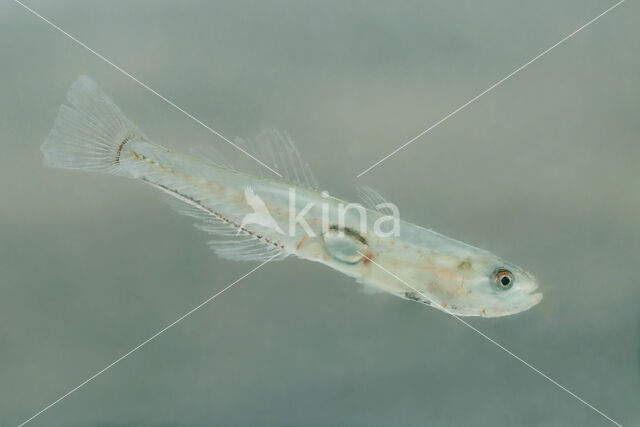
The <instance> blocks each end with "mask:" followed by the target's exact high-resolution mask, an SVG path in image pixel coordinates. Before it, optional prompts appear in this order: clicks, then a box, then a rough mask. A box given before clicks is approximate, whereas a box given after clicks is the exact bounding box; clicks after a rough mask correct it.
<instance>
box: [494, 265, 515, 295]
mask: <svg viewBox="0 0 640 427" xmlns="http://www.w3.org/2000/svg"><path fill="white" fill-rule="evenodd" d="M514 281H515V278H514V277H513V273H511V272H510V271H509V270H505V269H504V268H500V269H498V270H497V271H496V272H495V282H496V286H497V287H498V289H501V290H507V289H509V288H511V287H512V286H513V282H514Z"/></svg>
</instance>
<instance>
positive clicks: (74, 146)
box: [42, 76, 542, 317]
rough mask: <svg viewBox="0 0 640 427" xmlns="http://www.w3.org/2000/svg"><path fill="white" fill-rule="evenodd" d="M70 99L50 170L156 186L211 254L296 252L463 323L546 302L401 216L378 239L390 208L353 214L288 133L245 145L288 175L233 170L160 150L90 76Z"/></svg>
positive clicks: (373, 205) (206, 158)
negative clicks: (322, 186) (200, 233)
mask: <svg viewBox="0 0 640 427" xmlns="http://www.w3.org/2000/svg"><path fill="white" fill-rule="evenodd" d="M67 98H68V100H69V102H70V103H71V106H70V107H69V106H66V105H62V106H61V107H60V112H59V115H58V118H57V119H56V121H55V124H54V126H53V129H52V130H51V133H50V134H49V136H48V137H47V139H46V141H45V142H44V144H43V145H42V151H43V153H44V156H45V159H46V161H47V163H48V164H49V165H51V166H54V167H59V168H65V169H79V170H85V171H92V172H101V173H108V174H113V175H119V176H123V177H128V178H134V179H138V180H140V181H143V182H145V183H147V184H150V185H151V186H153V187H155V188H157V189H159V190H161V191H162V192H164V193H166V194H167V195H169V196H170V197H168V199H169V202H170V203H171V204H172V205H173V206H174V207H175V208H176V209H177V210H178V211H179V212H180V213H182V214H185V215H188V216H191V217H194V218H196V219H197V220H198V224H197V226H198V227H199V228H200V229H202V230H204V231H206V232H208V233H210V234H212V235H213V236H214V238H213V240H211V242H210V245H211V248H212V249H213V250H214V251H215V253H216V254H218V255H219V256H221V257H223V258H227V259H234V260H254V261H265V260H277V259H284V258H286V257H288V256H290V255H295V256H296V257H298V258H301V259H306V260H310V261H315V262H320V263H323V264H326V265H328V266H329V267H331V268H334V269H335V270H338V271H340V272H342V273H344V274H346V275H348V276H351V277H354V278H356V279H357V280H358V281H359V282H361V283H363V284H364V285H365V286H366V287H367V289H370V290H377V291H382V292H387V293H390V294H393V295H396V296H398V297H401V298H404V299H408V300H413V301H418V302H421V303H424V304H427V305H430V306H433V307H435V308H437V309H440V310H443V311H446V312H448V313H451V314H455V315H459V316H483V317H496V316H504V315H509V314H514V313H518V312H521V311H524V310H527V309H529V308H531V307H533V306H534V305H536V304H537V303H538V302H540V300H541V299H542V294H540V293H535V291H536V289H537V284H536V281H535V279H534V277H533V276H532V275H531V274H529V273H527V272H526V271H524V270H523V269H521V268H519V267H517V266H515V265H513V264H511V263H509V262H507V261H505V260H503V259H501V258H499V257H497V256H495V255H493V254H492V253H490V252H487V251H485V250H482V249H478V248H475V247H473V246H470V245H467V244H465V243H462V242H459V241H457V240H454V239H451V238H448V237H445V236H443V235H441V234H438V233H436V232H434V231H431V230H427V229H425V228H422V227H419V226H417V225H414V224H411V223H408V222H405V221H401V220H398V222H397V223H396V225H397V232H396V233H395V234H393V235H389V233H381V232H377V231H379V230H378V229H377V227H378V225H379V224H381V221H387V220H389V216H388V215H385V214H384V213H383V212H382V211H379V210H378V209H379V208H380V207H381V206H390V204H388V202H386V201H385V200H384V199H383V198H382V197H381V196H380V195H379V194H378V193H376V192H375V191H373V190H371V189H364V190H363V199H364V202H365V204H366V205H367V207H366V208H364V207H362V206H361V205H360V208H361V209H348V210H346V211H345V210H344V209H343V207H344V205H345V204H346V202H344V201H342V200H340V199H337V198H334V197H331V196H329V195H328V193H327V192H322V191H320V190H319V189H318V188H317V184H316V182H315V180H314V178H313V175H312V173H311V170H310V168H309V166H308V165H307V163H306V162H304V161H303V160H302V159H301V157H300V155H299V154H298V151H297V150H296V148H295V146H294V145H293V143H292V141H291V139H290V138H289V136H288V135H287V134H286V133H281V132H278V131H275V130H268V131H265V132H262V133H261V134H260V135H258V137H257V138H256V139H255V140H254V141H245V142H244V145H245V147H246V148H247V150H252V151H254V152H255V153H256V155H257V157H258V158H260V159H261V160H263V161H268V162H270V163H271V165H272V166H273V168H274V169H275V170H278V171H280V172H281V173H282V174H283V175H284V179H273V175H271V177H259V176H254V175H249V174H246V173H243V172H241V171H238V170H235V169H234V168H233V167H231V166H230V165H229V163H228V162H226V161H225V160H223V159H222V158H221V157H220V156H219V155H217V154H215V153H214V152H210V153H207V154H206V155H203V154H202V153H200V154H193V155H188V154H180V153H174V152H172V151H170V150H168V149H167V148H164V147H162V146H159V145H156V144H153V143H152V142H151V141H149V139H148V138H147V137H145V136H144V134H143V133H142V132H141V131H140V130H139V129H138V128H137V127H136V126H135V125H134V124H133V123H132V122H130V121H129V120H128V119H127V118H126V117H125V116H124V115H123V114H122V112H121V111H120V110H119V109H118V107H117V106H116V105H115V104H114V103H113V102H112V101H111V100H110V99H109V98H108V97H107V96H106V95H105V94H104V93H103V92H102V90H101V89H100V88H99V87H98V86H97V85H96V84H95V83H94V82H93V81H92V80H90V79H89V78H87V77H84V76H81V77H80V78H78V80H77V81H76V82H75V83H74V84H73V86H72V87H71V89H70V91H69V93H68V94H67ZM363 212H364V213H365V214H366V215H364V219H363V215H362V213H363ZM380 228H381V227H380Z"/></svg>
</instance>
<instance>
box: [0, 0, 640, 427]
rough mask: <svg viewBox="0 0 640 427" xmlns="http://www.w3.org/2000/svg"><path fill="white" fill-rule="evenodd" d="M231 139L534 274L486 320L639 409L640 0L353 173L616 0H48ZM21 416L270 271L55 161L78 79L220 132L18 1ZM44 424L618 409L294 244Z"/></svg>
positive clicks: (503, 418)
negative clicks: (255, 140)
mask: <svg viewBox="0 0 640 427" xmlns="http://www.w3.org/2000/svg"><path fill="white" fill-rule="evenodd" d="M28 4H29V5H30V6H32V7H34V8H35V9H37V10H38V11H39V12H40V13H42V14H43V15H44V16H45V17H47V18H48V19H51V20H52V21H53V22H55V23H56V24H58V25H59V26H60V27H62V28H63V29H65V30H66V31H68V32H69V33H71V34H73V35H74V36H76V37H77V38H78V39H80V40H82V41H83V42H84V43H86V44H87V45H89V46H91V47H92V48H94V49H95V50H97V51H98V52H100V53H102V54H104V55H105V56H107V57H108V58H110V59H111V60H113V61H114V62H115V63H116V64H118V65H120V66H122V67H123V68H124V69H126V70H127V71H129V72H131V73H132V74H134V75H135V76H136V77H138V78H139V79H140V80H142V81H143V82H145V83H147V84H149V85H150V86H151V87H153V88H155V89H156V90H158V91H159V92H161V93H162V94H164V95H165V96H167V97H168V98H169V99H171V100H173V101H175V102H176V103H177V104H178V105H180V106H181V107H183V108H185V109H186V110H187V111H189V112H191V113H192V114H193V115H195V116H196V117H198V118H199V119H201V120H202V121H204V122H205V123H207V124H209V125H211V126H212V127H213V128H215V129H216V130H218V131H220V132H221V133H222V134H224V135H226V136H228V137H234V136H241V137H252V136H253V135H255V134H256V133H258V132H259V131H260V130H261V129H263V128H265V127H275V128H280V129H286V130H287V131H288V132H289V133H290V135H291V136H292V137H293V138H294V139H295V140H296V141H297V144H298V146H299V149H300V151H301V153H302V154H303V156H304V157H305V158H306V159H307V160H308V161H309V163H310V164H311V166H312V168H313V170H314V172H315V175H316V178H317V179H318V181H319V182H320V183H321V186H322V187H323V188H325V189H327V190H329V191H330V192H331V193H332V194H334V195H337V196H340V197H343V198H346V199H349V200H353V199H355V198H356V194H357V193H356V187H357V186H358V185H369V186H372V187H374V188H376V189H378V190H379V191H380V192H381V193H382V194H383V195H386V196H387V197H388V198H389V199H390V200H391V201H393V202H395V203H396V204H397V205H398V206H399V207H400V209H401V215H402V217H403V218H404V219H406V220H410V221H413V222H416V223H419V224H422V225H425V226H428V227H432V228H433V229H435V230H437V231H439V232H441V233H444V234H446V235H449V236H452V237H454V238H457V239H460V240H463V241H465V242H468V243H470V244H473V245H475V246H479V247H483V248H486V249H489V250H491V251H493V252H495V253H497V254H500V255H502V256H503V257H504V258H506V259H509V260H511V261H513V262H515V263H517V264H519V265H522V266H523V267H525V268H527V269H528V270H529V271H532V272H534V273H535V274H536V276H537V277H538V279H539V281H540V282H541V288H542V291H543V292H544V294H545V298H544V300H543V301H542V303H541V304H540V305H539V306H537V307H535V308H534V309H532V310H530V311H528V312H525V313H522V314H519V315H516V316H512V317H507V318H499V319H477V318H474V319H470V322H471V323H472V324H473V325H475V326H476V327H478V328H480V329H481V330H482V331H484V332H486V333H487V334H488V335H490V336H491V337H493V338H495V339H496V340H497V341H499V342H500V343H502V344H504V345H505V346H507V347H508V348H509V349H511V350H512V351H514V352H515V353H516V354H518V355H520V356H522V357H523V358H524V359H525V360H527V361H529V362H530V363H532V364H533V365H535V366H536V367H538V368H539V369H541V370H542V371H543V372H545V373H547V374H548V375H550V376H551V377H553V378H554V379H556V380H557V381H559V382H560V383H561V384H563V385H565V386H567V387H568V388H569V389H571V390H572V391H574V392H576V393H577V394H578V395H580V396H582V397H583V398H584V399H586V400H587V401H588V402H590V403H592V404H593V405H595V406H596V407H597V408H599V409H600V410H602V411H604V412H605V413H607V414H608V415H610V416H611V417H612V418H614V419H615V420H617V421H618V422H620V423H622V424H624V425H639V424H640V410H639V409H638V402H639V398H640V310H639V303H638V301H639V300H640V298H639V297H640V288H639V286H640V284H639V274H638V272H639V270H640V267H639V262H638V255H639V254H640V243H639V242H640V224H639V221H638V219H639V218H640V192H639V184H640V173H639V171H638V164H637V162H638V160H639V159H640V144H639V142H638V141H639V140H638V134H639V131H640V122H639V121H638V111H639V110H640V96H639V90H640V73H639V70H640V56H639V55H638V46H639V42H640V27H638V25H637V23H638V18H639V17H640V6H639V5H638V4H637V2H627V3H625V4H623V5H622V6H620V7H619V8H618V9H616V10H614V11H613V12H611V13H610V14H609V15H606V16H605V17H603V18H602V19H601V20H599V21H598V22H596V23H595V24H593V25H592V26H590V27H589V28H587V29H585V30H584V31H582V32H580V33H579V34H578V35H576V36H575V37H574V38H572V39H571V40H569V41H568V42H566V43H565V44H563V45H561V46H560V47H558V48H556V49H555V50H553V51H552V52H550V53H549V54H548V55H546V56H545V57H543V58H542V59H540V60H539V61H537V62H536V63H534V64H533V65H531V66H530V67H528V68H527V69H525V70H524V71H522V72H521V73H519V74H518V75H517V76H515V77H514V78H513V79H511V80H509V81H507V82H506V83H504V84H503V85H502V86H500V87H499V88H497V89H495V90H494V91H493V92H491V93H490V94H487V95H486V96H484V97H483V98H481V99H480V100H479V101H478V102H476V103H475V104H473V105H472V106H470V107H469V108H467V109H465V110H464V111H462V112H460V113H459V114H457V115H456V116H454V117H453V118H451V119H450V120H448V121H447V122H445V123H444V124H442V125H441V126H439V127H438V128H436V129H435V130H433V131H432V132H430V133H429V134H428V135H426V136H425V137H423V138H422V139H420V140H419V141H416V142H415V143H414V144H413V145H411V146H410V147H409V148H407V149H406V150H404V151H402V152H400V153H398V154H397V155H396V156H394V157H392V158H390V159H389V160H387V161H386V162H385V163H383V164H381V165H380V166H379V167H377V168H375V169H373V170H372V171H371V172H369V173H368V174H366V175H364V176H363V177H361V178H358V179H356V177H355V176H356V174H358V173H359V172H361V171H362V170H363V169H365V168H366V167H368V166H369V165H371V164H372V163H373V162H375V161H377V160H378V159H379V158H381V157H382V156H383V155H385V154H387V153H388V152H390V151H391V150H392V149H394V148H395V147H397V146H398V145H400V144H401V143H403V142H405V141H407V140H408V139H410V138H411V137H413V136H414V135H416V134H417V133H418V132H420V131H421V130H423V129H425V128H426V127H428V126H429V125H430V124H432V123H434V122H435V121H437V120H438V119H440V118H441V117H442V116H443V115H445V114H446V113H448V112H449V111H451V110H453V109H454V108H456V107H458V106H459V105H461V104H462V103H464V102H466V101H467V100H468V99H469V98H471V97H472V96H474V95H476V94H477V93H479V92H481V91H482V90H484V89H485V88H486V87H488V86H489V85H490V84H492V83H493V82H495V81H496V80H498V79H499V78H501V77H503V76H504V75H506V74H507V73H509V72H510V71H512V70H513V69H515V68H517V67H518V66H520V65H522V64H523V63H524V62H526V61H528V60H529V59H531V58H532V57H533V56H535V55H536V54H538V53H539V52H541V51H542V50H544V49H545V48H547V47H548V46H550V45H552V44H553V43H555V42H556V41H558V40H559V39H561V38H562V37H564V36H565V35H566V34H568V33H570V32H571V31H573V30H574V29H576V28H578V27H579V26H581V25H582V24H584V23H585V22H586V21H588V20H589V19H591V18H592V17H594V16H596V15H597V14H599V13H600V12H602V11H603V10H604V9H606V8H607V7H608V6H610V5H611V4H613V2H603V1H595V0H582V1H577V0H571V1H565V2H561V3H558V2H554V1H550V0H542V1H538V2H526V3H522V2H511V1H506V0H491V1H486V2H467V1H461V0H454V1H451V0H442V1H430V2H401V3H400V2H366V1H350V2H341V1H329V2H307V1H304V2H302V1H289V2H282V1H271V2H258V1H222V2H221V1H216V2H204V1H203V2H196V1H189V2H159V1H153V2H151V1H135V2H124V1H116V2H99V1H90V2H82V1H57V2H45V1H30V2H28ZM0 58H1V59H0V144H1V147H2V154H1V155H0V206H1V207H0V425H3V426H4V425H6V426H10V425H17V424H18V423H19V422H21V421H23V420H24V419H26V418H28V417H29V416H31V415H32V414H34V413H35V412H37V411H38V410H40V409H42V408H43V407H44V406H46V405H47V404H49V403H50V402H52V401H53V400H55V399H57V398H58V397H59V396H60V395H62V394H63V393H65V392H66V391H68V390H69V389H71V388H72V387H74V386H75V385H77V384H79V383H80V382H82V381H83V380H85V379H86V378H87V377H89V376H90V375H91V374H93V373H95V372H96V371H98V370H100V369H101V368H103V367H104V366H106V365H107V364H109V363H111V362H112V361H113V360H114V359H116V358H117V357H119V356H120V355H122V354H124V353H125V352H127V351H128V350H129V349H131V348H132V347H134V346H135V345H137V344H138V343H140V342H141V341H143V340H144V339H146V338H147V337H149V336H150V335H152V334H153V333H155V332H156V331H158V330H159V329H161V328H162V327H164V326H166V325H167V324H169V323H170V322H172V321H173V320H175V319H176V318H177V317H179V316H180V315H181V314H183V313H184V312H186V311H187V310H189V309H190V308H191V307H193V306H195V305H197V304H198V303H200V302H201V301H203V300H204V299H206V298H207V297H209V296H210V295H212V294H214V293H215V292H217V291H218V290H220V289H221V288H223V287H224V286H226V285H227V284H228V283H231V282H232V281H234V280H236V279H237V278H238V277H240V276H242V275H243V274H245V273H246V272H247V271H249V270H250V269H251V268H253V267H254V266H255V264H252V263H237V262H232V261H226V260H220V259H217V258H216V257H215V256H214V255H213V254H212V253H211V252H210V251H209V250H208V249H207V247H206V244H205V243H206V241H207V239H208V236H206V235H204V234H203V233H201V232H199V231H198V230H196V229H195V228H194V227H192V225H191V223H192V221H191V220H190V219H189V218H185V217H182V216H179V215H177V214H175V213H174V212H173V211H172V210H171V209H169V208H168V207H167V206H165V205H164V204H163V203H162V201H161V199H160V197H158V194H157V192H155V191H153V190H152V189H151V188H148V187H146V186H144V185H142V184H140V183H136V182H134V181H130V180H125V179H120V178H117V177H112V176H105V175H92V174H86V173H80V172H77V173H74V172H69V171H60V170H54V169H49V168H45V167H44V166H43V162H42V155H41V153H40V151H39V147H40V144H41V143H42V141H43V139H44V138H45V136H46V135H47V133H48V131H49V129H50V128H51V125H52V123H53V120H54V118H55V116H56V114H57V109H58V107H59V105H60V104H61V103H63V102H64V96H65V93H66V91H67V89H68V88H69V86H70V85H71V83H72V82H73V81H74V80H75V79H76V77H77V75H79V74H86V75H89V76H91V77H92V78H93V79H94V80H96V81H97V82H98V83H99V84H100V85H101V86H102V87H103V88H104V90H105V91H106V92H107V93H109V94H110V95H111V97H112V98H113V99H114V100H115V101H116V103H117V104H118V105H119V106H120V107H121V108H122V109H123V111H125V113H126V114H127V115H128V116H129V117H130V118H131V119H132V120H133V121H134V122H136V123H137V124H138V125H139V127H140V128H141V129H142V130H143V131H144V132H145V133H146V134H147V136H149V137H150V138H151V139H152V140H154V141H156V142H157V143H159V144H162V145H166V146H168V147H171V148H172V149H175V150H182V151H186V150H187V149H189V148H190V147H195V146H199V145H200V146H203V145H205V146H206V145H209V144H210V145H215V146H216V147H218V148H219V149H220V150H221V151H223V152H225V153H226V154H227V155H229V157H231V158H234V159H236V161H237V162H239V163H240V164H243V165H247V166H248V167H253V165H249V163H250V161H249V163H247V161H246V159H243V158H242V154H238V153H236V152H235V151H234V149H233V148H231V147H229V146H228V145H226V144H225V143H224V142H222V141H221V140H220V139H219V138H217V137H216V136H214V135H212V134H211V133H209V132H208V131H207V130H206V129H204V128H202V127H200V126H199V125H197V124H196V123H194V122H193V121H191V120H190V119H189V118H187V117H186V116H185V115H183V114H182V113H180V112H179V111H177V110H175V109H174V108H172V107H171V106H169V105H167V104H166V103H165V102H163V101H162V100H161V99H159V98H158V97H156V96H155V95H153V94H151V93H149V92H148V91H146V90H144V89H143V88H141V87H140V86H139V85H137V84H136V83H135V82H133V81H131V80H130V79H128V78H127V77H125V76H124V75H122V74H121V73H120V72H118V71H116V70H114V69H113V68H112V67H110V66H109V65H107V64H105V63H104V62H102V61H101V60H100V59H98V58H97V57H96V56H94V55H93V54H91V53H90V52H88V51H86V50H84V49H82V48H81V47H79V46H78V45H76V44H74V43H73V42H72V41H71V40H69V39H68V38H66V37H65V36H63V35H62V34H60V33H58V32H55V31H54V30H53V29H52V28H51V27H50V26H48V25H46V24H45V23H44V22H42V21H40V20H38V19H37V18H35V17H34V16H33V15H31V14H29V13H28V12H27V11H25V10H24V9H22V8H21V7H19V6H18V5H16V4H15V3H13V2H12V1H8V0H5V1H3V2H2V3H0ZM32 425H42V426H89V425H91V426H107V425H108V426H130V425H137V426H147V425H149V426H150V425H160V426H164V425H166V426H169V425H171V426H200V425H225V426H261V425H269V426H276V425H278V426H279V425H286V426H294V425H317V426H324V425H327V426H329V425H332V426H336V425H344V426H361V425H362V426H385V425H396V426H414V425H415V426H418V425H450V426H454V425H455V426H481V425H482V426H492V425H547V426H564V425H585V426H586V425H593V426H600V425H608V422H607V421H606V420H605V419H604V418H602V417H600V416H599V415H598V414H596V413H595V412H594V411H592V410H591V409H589V408H587V407H586V406H584V405H583V404H581V403H580V402H578V401H577V400H575V399H574V398H572V397H571V396H569V395H568V394H567V393H565V392H563V391H562V390H560V389H558V388H557V387H555V386H554V385H552V384H551V383H550V382H548V381H547V380H545V379H544V378H542V377H540V376H539V375H537V374H535V373H534V372H532V371H531V370H530V369H528V368H526V367H525V366H523V365H522V364H521V363H519V362H518V361H516V360H514V359H513V358H511V357H509V356H508V355H506V354H505V353H503V352H502V351H500V350H499V349H498V348H496V347H495V346H494V345H492V344H490V343H488V342H487V341H485V340H484V339H483V338H481V337H479V336H478V335H476V334H475V333H473V332H472V331H471V330H469V329H467V328H465V327H464V326H463V325H461V324H460V323H459V322H457V321H455V320H454V319H452V318H450V317H449V316H447V315H445V314H444V313H441V312H439V311H436V310H432V309H428V308H426V307H423V306H420V305H418V304H412V303H410V302H406V301H402V300H400V299H397V298H394V297H391V296H384V295H376V296H370V295H365V294H364V293H363V292H361V290H360V285H357V284H356V283H354V281H353V280H351V279H349V278H347V277H345V276H343V275H340V274H339V273H336V272H335V271H332V270H330V269H327V268H325V267H323V266H321V265H316V264H312V263H306V262H302V261H298V260H295V259H289V260H286V261H284V262H278V263H273V264H269V265H267V266H265V267H264V268H262V269H261V270H260V271H258V272H256V273H255V274H254V275H252V276H250V277H248V278H247V279H245V280H244V281H242V282H241V283H239V284H238V285H237V286H236V287H234V288H232V289H231V290H230V291H228V292H227V293H226V294H224V295H223V296H221V297H220V298H219V299H216V300H215V301H214V302H213V303H211V304H210V305H207V306H206V307H204V308H203V309H201V310H200V311H198V312H196V313H195V314H193V315H192V316H190V317H189V318H187V319H185V320H184V321H183V322H181V323H180V324H178V325H177V326H176V327H174V328H173V329H171V330H169V331H168V332H166V333H165V334H163V335H161V336H160V337H158V338H157V339H156V340H155V341H153V342H151V343H150V344H148V345H146V346H145V347H143V348H142V349H141V350H139V351H138V352H136V353H134V354H133V355H131V356H130V357H128V358H126V359H125V360H123V361H122V362H121V363H119V364H118V365H116V366H114V367H113V368H112V369H111V370H109V371H107V372H106V373H104V374H103V375H101V376H99V377H98V378H97V379H96V380H95V381H93V382H91V383H89V384H88V385H86V386H85V387H83V388H82V389H80V390H79V391H77V392H76V393H74V394H72V395H71V396H70V397H68V398H67V399H65V400H63V401H62V402H60V403H59V404H58V405H56V406H54V407H53V408H51V409H50V410H48V411H47V412H45V413H44V414H42V415H41V416H40V417H39V418H37V419H36V420H34V421H33V422H32Z"/></svg>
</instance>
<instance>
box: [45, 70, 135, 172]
mask: <svg viewBox="0 0 640 427" xmlns="http://www.w3.org/2000/svg"><path fill="white" fill-rule="evenodd" d="M67 100H68V101H69V102H70V103H71V105H72V107H68V106H66V105H61V106H60V112H59V113H58V117H57V118H56V121H55V123H54V125H53V129H51V132H50V133H49V136H48V137H47V139H46V140H45V141H44V143H43V144H42V147H41V150H42V152H43V153H44V157H45V159H46V163H47V164H49V165H50V166H54V167H57V168H63V169H80V170H86V171H92V172H103V173H117V172H118V166H119V162H120V153H121V151H122V149H123V147H124V145H125V144H126V143H127V142H129V141H131V140H134V139H135V140H145V141H146V140H147V139H146V138H145V136H144V135H143V134H142V133H141V132H140V131H139V130H138V128H137V127H136V126H135V125H134V124H133V123H131V122H130V121H129V119H127V118H126V117H125V116H124V114H122V112H121V111H120V109H119V108H118V107H117V106H116V105H115V104H114V103H113V102H112V101H111V100H110V99H109V97H107V95H105V94H104V92H103V91H102V90H101V89H100V87H98V85H97V84H96V83H95V82H94V81H93V80H91V79H90V78H88V77H86V76H80V77H78V80H76V82H75V83H74V84H73V85H72V86H71V89H69V92H68V93H67Z"/></svg>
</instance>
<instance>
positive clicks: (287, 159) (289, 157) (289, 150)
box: [236, 129, 318, 189]
mask: <svg viewBox="0 0 640 427" xmlns="http://www.w3.org/2000/svg"><path fill="white" fill-rule="evenodd" d="M236 143H237V144H238V145H240V146H242V147H244V148H245V149H246V150H247V151H248V152H250V153H252V154H254V155H255V156H256V157H257V158H259V159H261V160H262V161H264V162H266V163H268V164H269V165H270V166H271V167H273V169H275V170H276V171H278V172H279V173H280V174H281V175H282V177H283V178H284V179H285V180H287V181H289V182H292V183H295V184H299V185H302V186H304V187H308V188H316V189H317V188H318V183H317V182H316V180H315V178H314V177H313V173H312V172H311V168H310V167H309V164H308V163H307V162H305V161H304V160H303V159H302V156H300V153H299V152H298V149H297V148H296V146H295V144H294V143H293V141H292V140H291V138H290V137H289V134H288V133H287V132H280V131H278V130H276V129H265V130H263V131H262V132H260V133H259V134H258V135H257V136H256V137H255V138H253V139H240V138H237V139H236ZM269 177H273V175H269Z"/></svg>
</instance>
